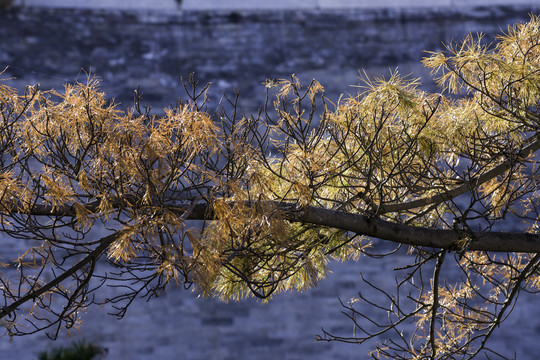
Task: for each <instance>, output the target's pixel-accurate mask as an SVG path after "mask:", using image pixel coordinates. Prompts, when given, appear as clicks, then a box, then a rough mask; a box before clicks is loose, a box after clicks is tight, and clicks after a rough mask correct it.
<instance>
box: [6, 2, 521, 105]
mask: <svg viewBox="0 0 540 360" xmlns="http://www.w3.org/2000/svg"><path fill="white" fill-rule="evenodd" d="M530 11H531V9H530V8H524V7H482V8H475V9H469V10H468V11H467V12H465V11H463V9H461V10H460V9H458V8H434V9H430V8H423V9H401V10H399V9H373V10H358V9H357V10H348V11H345V10H342V11H337V10H336V11H316V10H312V11H303V12H299V11H296V12H294V11H292V12H291V11H273V12H268V11H266V12H256V11H252V12H228V11H220V12H181V13H168V12H149V11H131V12H125V11H119V10H115V11H113V10H108V11H105V10H103V11H98V10H93V11H92V10H81V9H79V10H75V9H48V8H15V9H11V10H8V11H3V12H0V67H2V68H3V67H5V66H9V67H8V69H7V71H6V72H5V73H4V75H3V76H4V77H13V78H14V80H12V81H11V83H12V84H14V85H16V86H18V87H20V88H22V87H23V86H24V85H26V84H28V83H35V82H39V83H40V84H41V85H42V87H45V88H48V87H59V86H61V84H62V83H64V82H73V81H76V80H79V81H84V79H85V72H91V73H92V74H94V75H97V76H99V77H101V78H102V79H103V87H104V89H105V91H106V93H107V94H108V95H109V96H110V97H114V98H116V99H117V100H118V101H120V102H122V103H123V104H127V105H130V104H131V102H132V93H133V90H134V89H135V88H136V87H137V85H141V88H142V90H143V91H144V93H145V100H146V101H148V102H150V103H151V104H152V105H153V106H154V108H155V109H160V108H162V107H163V106H166V105H168V104H171V103H174V102H175V100H176V97H177V96H179V95H181V91H180V86H179V83H180V77H181V76H183V77H187V76H188V75H189V74H190V73H195V74H196V76H197V77H198V78H199V79H200V80H201V81H205V82H206V81H210V82H213V84H214V90H215V92H214V93H215V94H216V96H215V98H214V100H215V101H216V102H217V101H219V98H220V94H221V92H222V91H225V92H227V93H232V89H233V88H235V87H236V88H239V89H240V90H241V94H244V96H243V100H244V102H243V104H244V105H245V106H247V108H248V110H250V111H252V110H254V109H256V108H257V105H258V104H260V103H261V101H262V98H263V97H264V89H263V87H262V86H261V85H260V84H261V83H262V82H263V81H264V80H265V79H266V78H281V77H288V76H289V75H290V74H292V73H295V74H298V75H299V76H300V77H301V78H302V79H304V80H307V81H309V80H310V79H311V78H312V77H316V78H317V79H318V80H320V81H321V82H322V83H323V85H325V86H326V87H327V92H326V93H327V95H328V96H329V97H330V98H331V99H334V100H335V99H337V98H338V96H339V94H340V93H342V92H348V91H351V88H350V87H349V85H352V84H356V83H357V82H358V79H357V76H358V70H359V69H366V70H367V72H368V73H369V74H371V75H374V74H380V73H383V74H387V73H388V69H393V68H396V67H397V66H399V68H400V71H401V73H408V72H414V73H417V74H419V75H426V74H425V70H424V69H423V68H422V67H421V65H420V64H419V60H420V59H421V58H422V57H423V56H425V53H424V52H423V51H424V50H437V49H441V47H442V43H443V42H446V43H447V42H449V41H451V40H452V39H458V40H459V39H461V38H463V37H464V36H465V34H467V33H468V32H479V31H482V32H486V33H488V34H490V35H489V36H488V38H489V37H491V36H492V34H494V33H496V32H499V29H501V28H502V29H505V28H506V25H507V24H510V23H514V22H517V21H522V20H527V19H528V18H529V15H528V14H529V13H530ZM427 88H429V89H433V86H432V84H431V83H428V84H427Z"/></svg>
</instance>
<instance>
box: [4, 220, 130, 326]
mask: <svg viewBox="0 0 540 360" xmlns="http://www.w3.org/2000/svg"><path fill="white" fill-rule="evenodd" d="M120 234H121V232H120V231H118V232H116V233H114V234H111V235H109V236H106V237H104V238H102V239H101V241H100V242H101V243H100V244H99V245H98V246H97V247H96V248H95V249H94V250H92V251H91V252H90V253H88V255H86V257H85V258H84V259H82V260H81V261H79V262H78V263H77V264H75V265H74V266H72V267H70V268H69V269H68V270H66V271H65V272H64V273H63V274H61V275H60V276H57V277H55V278H54V280H52V281H50V282H48V283H47V284H45V285H43V286H41V287H40V288H38V289H37V290H35V291H31V292H29V293H28V294H26V295H24V296H22V297H21V298H19V299H18V300H17V301H14V302H13V303H11V304H9V305H8V306H5V307H3V308H2V309H0V319H1V318H3V317H5V316H7V315H9V314H11V313H12V312H13V311H15V310H17V308H18V307H19V306H21V305H22V304H24V303H25V302H27V301H30V300H32V299H36V298H39V297H40V296H41V295H43V294H44V293H46V292H47V291H49V290H51V289H52V288H54V287H55V286H57V285H59V284H60V283H61V282H62V281H64V280H66V279H67V278H69V277H70V276H72V275H73V274H75V273H76V272H77V271H79V270H80V269H82V268H83V267H85V266H86V265H88V264H90V263H91V262H94V261H96V260H97V259H98V258H99V257H100V256H101V254H102V253H103V252H104V251H105V250H106V249H107V248H108V247H109V245H111V244H112V243H113V242H114V241H115V240H116V239H117V238H118V236H119V235H120Z"/></svg>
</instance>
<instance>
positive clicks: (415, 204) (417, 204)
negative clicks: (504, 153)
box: [377, 135, 540, 214]
mask: <svg viewBox="0 0 540 360" xmlns="http://www.w3.org/2000/svg"><path fill="white" fill-rule="evenodd" d="M531 140H532V141H531V142H530V144H529V145H527V146H525V147H524V148H523V149H521V150H520V151H519V152H517V153H516V154H515V156H516V157H517V158H523V159H524V158H527V157H529V156H530V155H532V154H533V153H534V152H536V151H538V150H539V149H540V138H538V136H536V135H535V136H534V137H533V138H532V139H531ZM514 163H515V159H513V158H512V159H507V160H506V161H504V162H502V163H500V164H499V165H497V166H495V167H494V168H492V169H491V170H489V171H487V172H485V173H484V174H482V175H480V176H474V177H472V178H471V179H470V180H468V181H465V182H463V183H462V184H461V185H459V186H457V187H455V188H453V189H450V190H447V191H444V192H442V193H439V194H435V195H431V196H426V197H423V198H420V199H415V200H411V201H407V202H400V203H393V204H386V205H381V206H380V207H379V208H378V209H377V210H378V211H377V213H378V214H385V213H391V212H396V211H404V210H411V209H417V208H422V207H425V206H428V205H432V204H440V203H442V202H444V201H447V200H450V199H454V198H455V197H457V196H459V195H461V194H465V193H466V192H468V191H470V190H471V189H473V188H476V187H478V186H480V185H482V184H484V183H485V182H487V181H489V180H491V179H493V178H495V177H496V176H498V175H501V174H503V173H504V172H505V171H507V170H509V169H511V168H512V165H513V164H514Z"/></svg>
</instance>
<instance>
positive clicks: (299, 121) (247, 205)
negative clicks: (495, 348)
mask: <svg viewBox="0 0 540 360" xmlns="http://www.w3.org/2000/svg"><path fill="white" fill-rule="evenodd" d="M539 45H540V19H539V18H536V17H532V18H531V21H530V22H529V23H526V24H519V25H515V26H512V27H510V28H509V29H508V32H507V33H506V34H504V35H501V36H500V37H499V38H497V41H496V42H495V43H494V44H487V43H486V42H485V41H484V40H483V38H482V37H481V36H478V37H473V36H469V37H467V38H466V39H465V40H464V41H463V42H461V43H455V44H450V45H448V47H447V50H445V51H441V52H435V53H431V54H430V55H429V57H427V58H426V59H425V60H424V65H425V66H427V67H428V68H430V69H432V70H433V76H434V77H435V79H436V81H437V82H438V84H439V86H440V87H441V93H439V94H430V93H426V92H424V91H422V90H421V89H420V81H419V80H418V79H414V78H411V77H402V76H401V75H400V74H399V73H398V72H397V71H396V72H392V73H390V75H389V77H388V78H386V79H383V78H376V79H371V78H369V77H368V76H364V77H362V79H361V84H360V85H359V86H358V89H359V90H358V93H357V94H356V95H352V96H349V97H345V98H341V99H339V101H337V100H335V103H333V102H332V101H330V100H329V99H326V98H325V97H324V88H323V86H322V85H321V84H320V83H318V82H317V81H315V80H313V81H312V82H311V83H310V84H308V85H306V86H303V85H302V84H300V82H299V81H298V79H297V78H296V77H294V76H292V77H291V78H290V79H285V80H279V81H270V80H268V81H267V82H266V83H265V86H266V89H267V94H268V97H267V102H266V104H264V105H263V107H262V108H261V111H260V112H259V113H258V114H257V115H250V116H247V115H244V114H243V113H241V112H240V111H239V110H240V109H237V106H236V104H237V98H227V104H226V106H225V107H224V108H220V109H217V110H212V109H209V108H208V106H207V91H209V87H208V86H200V85H199V84H198V83H197V82H196V81H195V79H193V78H190V79H189V80H188V81H186V82H185V84H184V85H185V92H186V94H187V96H186V97H185V98H181V99H180V100H179V101H178V102H177V105H176V106H174V107H170V108H167V109H165V110H164V111H163V115H159V116H158V115H154V114H153V113H151V112H150V110H149V109H148V108H146V109H141V106H140V102H139V100H140V97H139V92H138V90H137V91H136V92H135V104H134V106H133V108H132V109H129V110H127V111H123V110H120V109H119V106H118V105H116V104H114V103H113V102H111V101H109V100H107V98H106V96H105V94H103V92H101V90H100V88H99V81H98V79H97V78H93V77H89V79H88V81H87V82H86V83H84V84H82V83H77V84H74V85H66V86H65V88H64V89H63V90H62V91H42V90H40V89H39V88H38V87H37V86H36V87H28V88H27V89H26V91H25V92H24V93H23V94H19V93H17V91H16V90H15V89H12V88H9V87H8V86H5V85H3V84H0V153H1V156H0V220H1V221H0V223H1V231H2V233H3V236H6V237H7V236H9V237H12V238H15V239H18V240H20V241H25V242H26V243H27V244H28V247H27V251H26V252H25V253H24V254H21V255H20V256H19V257H18V258H17V259H5V258H4V259H1V261H2V262H1V263H0V265H1V267H2V270H1V272H0V289H1V291H2V293H1V294H2V295H1V297H0V301H1V304H0V305H1V306H2V307H1V308H0V321H1V323H2V325H3V327H4V329H5V334H7V335H9V336H15V335H23V334H28V333H32V332H36V331H40V330H44V329H48V331H49V335H50V336H52V337H55V336H57V335H58V332H59V331H60V329H61V328H63V327H66V328H68V329H69V328H71V327H73V326H77V325H78V324H79V315H80V313H81V312H82V311H87V309H88V307H89V306H90V305H92V304H94V303H112V304H113V305H114V306H115V309H116V310H117V315H119V316H123V314H124V313H125V311H126V309H127V307H128V306H129V305H130V304H131V302H132V301H133V300H134V299H135V298H137V297H143V298H151V297H153V296H156V295H157V294H159V292H161V291H163V290H164V289H165V288H166V286H167V285H169V284H171V283H172V284H173V285H175V286H184V287H186V288H190V287H191V288H192V289H193V290H194V291H197V292H199V293H201V294H203V295H206V296H218V297H220V298H221V299H223V300H224V301H229V300H241V299H243V298H245V297H246V296H255V297H258V298H261V299H265V300H266V299H269V298H271V296H272V295H273V294H275V293H277V292H282V291H288V290H299V291H301V290H305V289H308V288H311V287H313V286H315V285H316V284H317V282H318V281H319V280H320V279H322V278H323V277H325V276H326V274H327V268H326V265H327V263H328V261H329V260H330V259H332V258H334V259H339V260H343V261H346V260H357V261H361V257H362V256H377V257H383V256H392V254H394V253H396V252H402V250H403V249H400V247H401V246H402V245H406V246H403V247H404V248H405V247H406V249H404V250H405V251H406V252H407V253H408V254H409V256H410V259H411V264H410V266H408V267H405V268H403V269H401V270H402V271H401V273H402V275H403V278H402V279H400V280H399V281H398V282H397V283H396V289H395V292H396V293H395V294H390V293H388V292H387V290H385V289H380V288H378V287H377V286H376V285H374V284H371V283H370V282H369V280H366V288H368V289H371V291H375V292H377V291H379V292H382V293H383V294H384V295H386V298H387V299H388V304H375V303H373V302H372V301H371V300H370V299H369V294H368V293H369V291H368V292H362V293H360V294H359V297H358V298H357V299H354V300H353V301H351V303H350V304H344V306H345V308H346V310H347V313H348V314H349V316H350V318H351V320H352V321H353V322H354V325H355V333H354V334H353V335H351V337H341V336H335V335H332V334H329V333H326V332H325V333H324V334H323V335H322V336H321V337H320V339H321V340H328V341H332V340H337V341H346V342H355V343H362V342H364V341H366V340H368V339H372V338H377V339H383V338H385V339H387V340H386V341H381V343H379V345H378V346H377V348H376V349H375V350H374V351H373V352H371V355H372V356H373V357H375V358H393V359H396V358H397V359H400V358H403V359H428V358H429V359H447V358H456V359H457V358H459V359H461V358H463V359H469V358H473V357H475V356H476V355H478V354H481V353H488V354H490V356H492V355H493V356H495V355H497V356H499V355H498V354H494V353H493V352H492V350H490V349H489V348H488V339H489V338H490V336H491V334H492V333H493V331H494V330H495V329H496V327H497V326H498V325H499V324H500V323H501V322H502V321H503V320H504V319H505V318H506V317H507V316H508V314H509V313H510V311H511V310H512V308H513V307H514V305H515V301H516V299H517V294H518V293H519V292H520V291H529V292H537V291H539V290H540V277H539V275H540V274H539V260H540V255H539V254H540V236H539V235H538V234H537V233H538V225H537V224H538V216H539V213H538V205H539V200H538V193H539V187H538V171H537V169H538V167H537V163H536V158H535V152H536V151H538V149H540V139H538V131H539V126H540V109H539V108H538V102H539V99H540V85H539V84H540V75H539V73H540V49H539ZM518 222H519V224H518V225H516V226H514V224H517V223H518ZM508 223H510V224H513V226H514V228H515V229H518V230H519V231H517V232H501V230H502V229H504V226H507V224H508ZM380 240H390V241H393V242H394V243H396V244H397V245H396V246H397V248H396V249H395V250H394V251H390V252H389V253H388V254H375V253H373V252H372V250H371V246H372V245H373V242H378V241H380ZM106 262H108V263H109V264H110V265H112V266H109V265H107V264H105V263H106ZM4 268H9V269H8V270H3V269H4ZM426 272H427V275H426ZM456 273H459V276H457V277H456V276H455V274H456ZM14 274H16V276H15V275H14ZM452 274H454V275H452ZM388 275H389V276H391V274H388ZM398 275H400V274H399V273H398ZM456 278H457V279H459V280H457V281H456V280H455V279H456ZM102 286H113V287H115V288H117V290H118V291H117V292H116V293H117V294H118V295H115V296H114V297H113V298H109V299H104V298H102V297H100V296H99V293H100V292H99V289H100V287H102ZM363 294H368V295H363ZM404 294H406V295H404ZM359 304H363V305H365V304H368V305H373V306H375V308H376V310H380V311H383V312H384V313H386V318H387V319H388V323H384V324H379V323H375V322H374V319H372V318H370V315H369V314H370V313H369V312H366V310H364V309H365V308H360V307H359V306H358V305H359ZM368 311H371V310H368ZM411 322H412V323H413V324H414V326H415V327H416V328H417V331H415V332H414V333H413V334H412V335H411V336H410V338H405V336H404V335H403V333H402V332H400V331H394V330H399V329H400V328H401V327H402V326H406V325H407V324H410V323H411ZM501 357H502V355H501Z"/></svg>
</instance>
